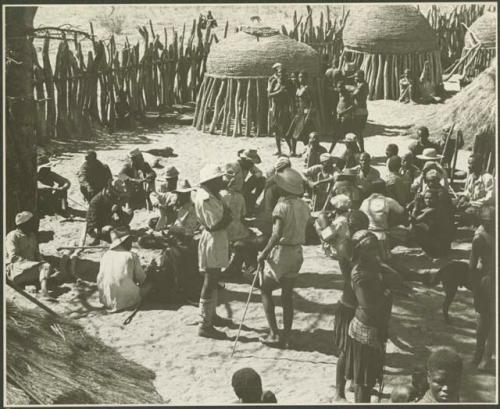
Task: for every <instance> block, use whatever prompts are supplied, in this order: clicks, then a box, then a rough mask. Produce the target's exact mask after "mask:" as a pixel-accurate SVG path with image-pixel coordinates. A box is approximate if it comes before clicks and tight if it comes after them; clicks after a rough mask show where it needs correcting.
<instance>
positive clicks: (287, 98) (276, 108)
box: [267, 63, 293, 155]
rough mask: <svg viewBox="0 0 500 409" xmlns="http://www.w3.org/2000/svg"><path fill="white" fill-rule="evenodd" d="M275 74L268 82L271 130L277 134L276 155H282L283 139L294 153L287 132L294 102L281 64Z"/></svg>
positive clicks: (277, 66) (274, 66)
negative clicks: (291, 105) (291, 106)
mask: <svg viewBox="0 0 500 409" xmlns="http://www.w3.org/2000/svg"><path fill="white" fill-rule="evenodd" d="M273 70H274V71H275V72H274V74H273V75H272V76H271V77H270V78H269V81H268V89H267V93H268V97H269V100H270V101H269V109H270V114H271V123H270V129H271V131H272V132H274V134H275V140H276V151H275V152H274V155H281V139H283V138H284V139H285V140H286V143H287V145H288V148H289V149H290V152H291V151H292V142H291V140H290V138H289V137H288V134H287V131H288V128H289V126H290V121H291V117H290V104H291V102H292V101H293V96H292V93H291V86H290V83H289V80H288V78H287V74H286V71H285V69H284V68H283V66H282V65H281V64H279V63H276V64H274V65H273Z"/></svg>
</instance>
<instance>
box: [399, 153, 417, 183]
mask: <svg viewBox="0 0 500 409" xmlns="http://www.w3.org/2000/svg"><path fill="white" fill-rule="evenodd" d="M414 162H415V157H414V156H413V153H411V152H408V153H406V154H404V155H403V157H402V158H401V167H400V168H399V174H400V175H401V177H402V178H403V180H404V182H405V183H406V184H408V189H411V185H412V184H413V181H414V180H415V179H416V178H417V177H419V176H420V169H419V168H418V167H416V166H415V165H414V164H413V163H414Z"/></svg>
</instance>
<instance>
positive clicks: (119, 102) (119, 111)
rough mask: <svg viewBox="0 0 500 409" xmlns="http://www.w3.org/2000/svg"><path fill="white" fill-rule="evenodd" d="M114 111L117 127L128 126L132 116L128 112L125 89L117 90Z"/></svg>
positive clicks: (124, 127)
mask: <svg viewBox="0 0 500 409" xmlns="http://www.w3.org/2000/svg"><path fill="white" fill-rule="evenodd" d="M115 113H116V120H117V124H118V128H119V129H127V128H130V125H131V121H132V117H131V112H130V105H129V103H128V101H127V93H126V91H125V90H120V91H118V97H117V99H116V102H115Z"/></svg>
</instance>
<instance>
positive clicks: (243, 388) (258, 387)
mask: <svg viewBox="0 0 500 409" xmlns="http://www.w3.org/2000/svg"><path fill="white" fill-rule="evenodd" d="M231 385H232V387H233V389H234V393H235V394H236V396H237V397H238V399H239V400H238V402H235V403H277V400H276V396H275V395H274V393H273V392H271V391H263V390H262V379H261V377H260V375H259V374H258V373H257V372H256V371H255V370H254V369H252V368H241V369H238V370H237V371H236V372H235V373H234V374H233V377H232V379H231Z"/></svg>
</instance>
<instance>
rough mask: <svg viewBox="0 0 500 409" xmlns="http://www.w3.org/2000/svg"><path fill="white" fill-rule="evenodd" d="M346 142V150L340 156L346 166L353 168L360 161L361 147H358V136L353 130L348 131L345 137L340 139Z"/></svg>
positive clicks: (341, 141)
mask: <svg viewBox="0 0 500 409" xmlns="http://www.w3.org/2000/svg"><path fill="white" fill-rule="evenodd" d="M339 142H340V143H343V144H345V150H344V152H342V154H341V155H340V157H341V158H342V159H343V160H344V162H345V167H346V168H353V167H355V166H357V165H358V162H359V155H360V151H359V147H358V144H357V142H358V137H357V136H356V134H354V133H352V132H348V133H346V135H345V137H344V138H343V139H342V140H340V141H339Z"/></svg>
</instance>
